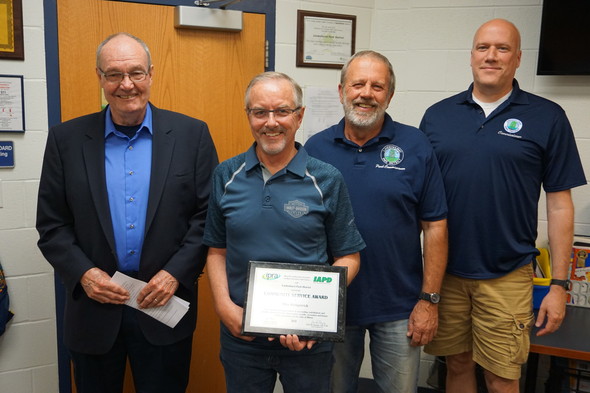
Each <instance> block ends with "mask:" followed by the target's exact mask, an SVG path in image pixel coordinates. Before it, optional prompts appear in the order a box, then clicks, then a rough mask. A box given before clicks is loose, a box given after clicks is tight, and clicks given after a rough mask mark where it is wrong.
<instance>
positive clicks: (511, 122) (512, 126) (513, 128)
mask: <svg viewBox="0 0 590 393" xmlns="http://www.w3.org/2000/svg"><path fill="white" fill-rule="evenodd" d="M504 129H505V130H506V132H509V133H511V134H516V133H517V132H518V131H520V130H521V129H522V121H520V120H518V119H508V120H506V121H505V122H504Z"/></svg>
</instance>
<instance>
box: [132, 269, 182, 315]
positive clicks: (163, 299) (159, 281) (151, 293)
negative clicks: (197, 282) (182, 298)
mask: <svg viewBox="0 0 590 393" xmlns="http://www.w3.org/2000/svg"><path fill="white" fill-rule="evenodd" d="M177 289H178V280H177V279H175V278H174V277H173V276H172V275H171V274H170V273H168V272H167V271H165V270H160V271H159V272H158V273H157V274H156V275H155V276H154V277H152V279H151V280H150V281H149V282H148V283H147V285H146V286H145V287H143V289H142V290H141V292H139V295H138V296H137V304H138V305H139V307H140V308H151V307H159V306H165V305H166V303H168V301H169V300H170V298H171V297H172V296H173V295H174V293H175V292H176V290H177Z"/></svg>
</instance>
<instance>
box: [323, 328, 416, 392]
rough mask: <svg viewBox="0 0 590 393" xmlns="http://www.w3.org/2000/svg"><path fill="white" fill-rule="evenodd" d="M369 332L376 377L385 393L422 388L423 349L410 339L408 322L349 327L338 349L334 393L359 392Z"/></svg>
mask: <svg viewBox="0 0 590 393" xmlns="http://www.w3.org/2000/svg"><path fill="white" fill-rule="evenodd" d="M367 330H368V331H369V337H370V344H369V349H370V352H371V365H372V369H373V378H374V379H375V382H376V384H377V387H378V391H379V392H381V393H414V392H416V390H417V385H418V368H419V367H420V347H412V346H410V339H408V338H407V337H406V332H407V331H408V320H407V319H404V320H401V321H395V322H383V323H375V324H371V325H366V326H346V336H345V339H344V342H343V343H337V344H336V345H335V346H334V358H335V362H334V370H333V373H332V392H333V393H356V392H357V390H358V377H359V372H360V369H361V364H362V362H363V357H364V355H365V332H366V331H367Z"/></svg>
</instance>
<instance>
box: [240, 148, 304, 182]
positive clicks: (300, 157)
mask: <svg viewBox="0 0 590 393" xmlns="http://www.w3.org/2000/svg"><path fill="white" fill-rule="evenodd" d="M295 148H296V149H297V154H295V157H293V158H292V159H291V161H290V162H289V163H288V164H287V167H286V168H285V169H286V170H287V171H289V172H291V173H293V174H295V175H297V176H299V177H304V176H305V171H306V169H307V157H308V154H307V152H306V151H305V149H303V148H302V146H301V143H299V142H295ZM259 165H260V160H258V156H257V155H256V142H254V143H253V144H252V146H250V148H249V149H248V151H246V171H247V172H248V171H250V170H252V169H254V168H256V167H258V166H259Z"/></svg>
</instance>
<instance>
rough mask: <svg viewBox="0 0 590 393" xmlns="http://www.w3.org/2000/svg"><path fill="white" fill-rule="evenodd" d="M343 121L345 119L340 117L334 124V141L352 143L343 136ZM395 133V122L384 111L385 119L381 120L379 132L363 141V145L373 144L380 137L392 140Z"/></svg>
mask: <svg viewBox="0 0 590 393" xmlns="http://www.w3.org/2000/svg"><path fill="white" fill-rule="evenodd" d="M344 123H345V120H344V118H342V120H340V122H339V123H338V124H337V125H336V130H335V132H334V141H343V142H345V143H352V142H350V141H349V140H348V139H346V137H345V136H344ZM394 134H395V122H394V121H393V119H392V118H391V116H390V115H389V113H387V112H386V113H385V119H384V120H383V126H381V132H379V134H378V135H377V136H376V137H375V138H373V139H371V140H370V141H367V143H365V146H369V145H371V144H373V143H374V142H375V141H379V140H381V139H386V140H392V139H393V136H394Z"/></svg>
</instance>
